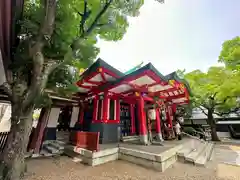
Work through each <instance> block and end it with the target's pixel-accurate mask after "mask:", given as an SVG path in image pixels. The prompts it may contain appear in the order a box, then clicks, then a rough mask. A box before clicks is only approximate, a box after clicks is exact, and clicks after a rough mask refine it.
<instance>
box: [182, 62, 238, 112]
mask: <svg viewBox="0 0 240 180" xmlns="http://www.w3.org/2000/svg"><path fill="white" fill-rule="evenodd" d="M185 78H186V79H187V80H188V82H189V84H190V87H191V90H192V92H193V98H192V101H193V104H194V106H196V107H199V106H202V107H204V108H207V109H211V110H212V111H216V112H222V113H226V112H228V111H230V110H232V109H233V108H236V107H238V106H239V104H238V102H237V97H238V96H239V94H240V87H239V86H238V85H237V84H238V82H239V80H240V76H238V75H237V74H236V73H234V72H233V71H231V70H228V69H226V68H225V67H211V68H210V69H209V70H208V72H207V73H204V72H202V71H200V70H195V71H192V72H190V73H188V74H186V75H185Z"/></svg>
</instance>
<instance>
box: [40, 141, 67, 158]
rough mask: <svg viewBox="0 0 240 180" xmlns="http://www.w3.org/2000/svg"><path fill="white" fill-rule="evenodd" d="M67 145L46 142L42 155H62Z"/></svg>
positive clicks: (60, 142)
mask: <svg viewBox="0 0 240 180" xmlns="http://www.w3.org/2000/svg"><path fill="white" fill-rule="evenodd" d="M64 146H65V143H64V142H62V141H58V140H50V141H44V142H43V145H42V150H41V153H40V154H43V155H45V156H50V155H61V154H63V152H64Z"/></svg>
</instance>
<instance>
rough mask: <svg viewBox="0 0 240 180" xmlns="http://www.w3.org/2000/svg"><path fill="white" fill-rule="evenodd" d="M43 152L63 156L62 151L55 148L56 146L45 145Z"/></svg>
mask: <svg viewBox="0 0 240 180" xmlns="http://www.w3.org/2000/svg"><path fill="white" fill-rule="evenodd" d="M43 150H45V151H47V152H49V153H51V154H61V151H60V149H57V148H55V147H54V146H51V145H49V144H45V145H43Z"/></svg>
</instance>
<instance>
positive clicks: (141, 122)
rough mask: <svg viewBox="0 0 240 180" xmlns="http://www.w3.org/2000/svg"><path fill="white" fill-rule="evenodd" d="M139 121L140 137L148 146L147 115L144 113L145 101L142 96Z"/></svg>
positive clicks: (139, 106)
mask: <svg viewBox="0 0 240 180" xmlns="http://www.w3.org/2000/svg"><path fill="white" fill-rule="evenodd" d="M138 119H139V136H140V141H141V143H143V144H144V145H147V144H148V137H147V125H146V113H145V111H144V99H143V98H142V97H141V96H140V97H139V99H138Z"/></svg>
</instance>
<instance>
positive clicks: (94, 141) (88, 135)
mask: <svg viewBox="0 0 240 180" xmlns="http://www.w3.org/2000/svg"><path fill="white" fill-rule="evenodd" d="M99 136H100V133H99V132H83V131H73V132H71V135H70V143H71V144H73V145H75V146H77V147H80V148H85V149H87V150H90V151H99Z"/></svg>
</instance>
